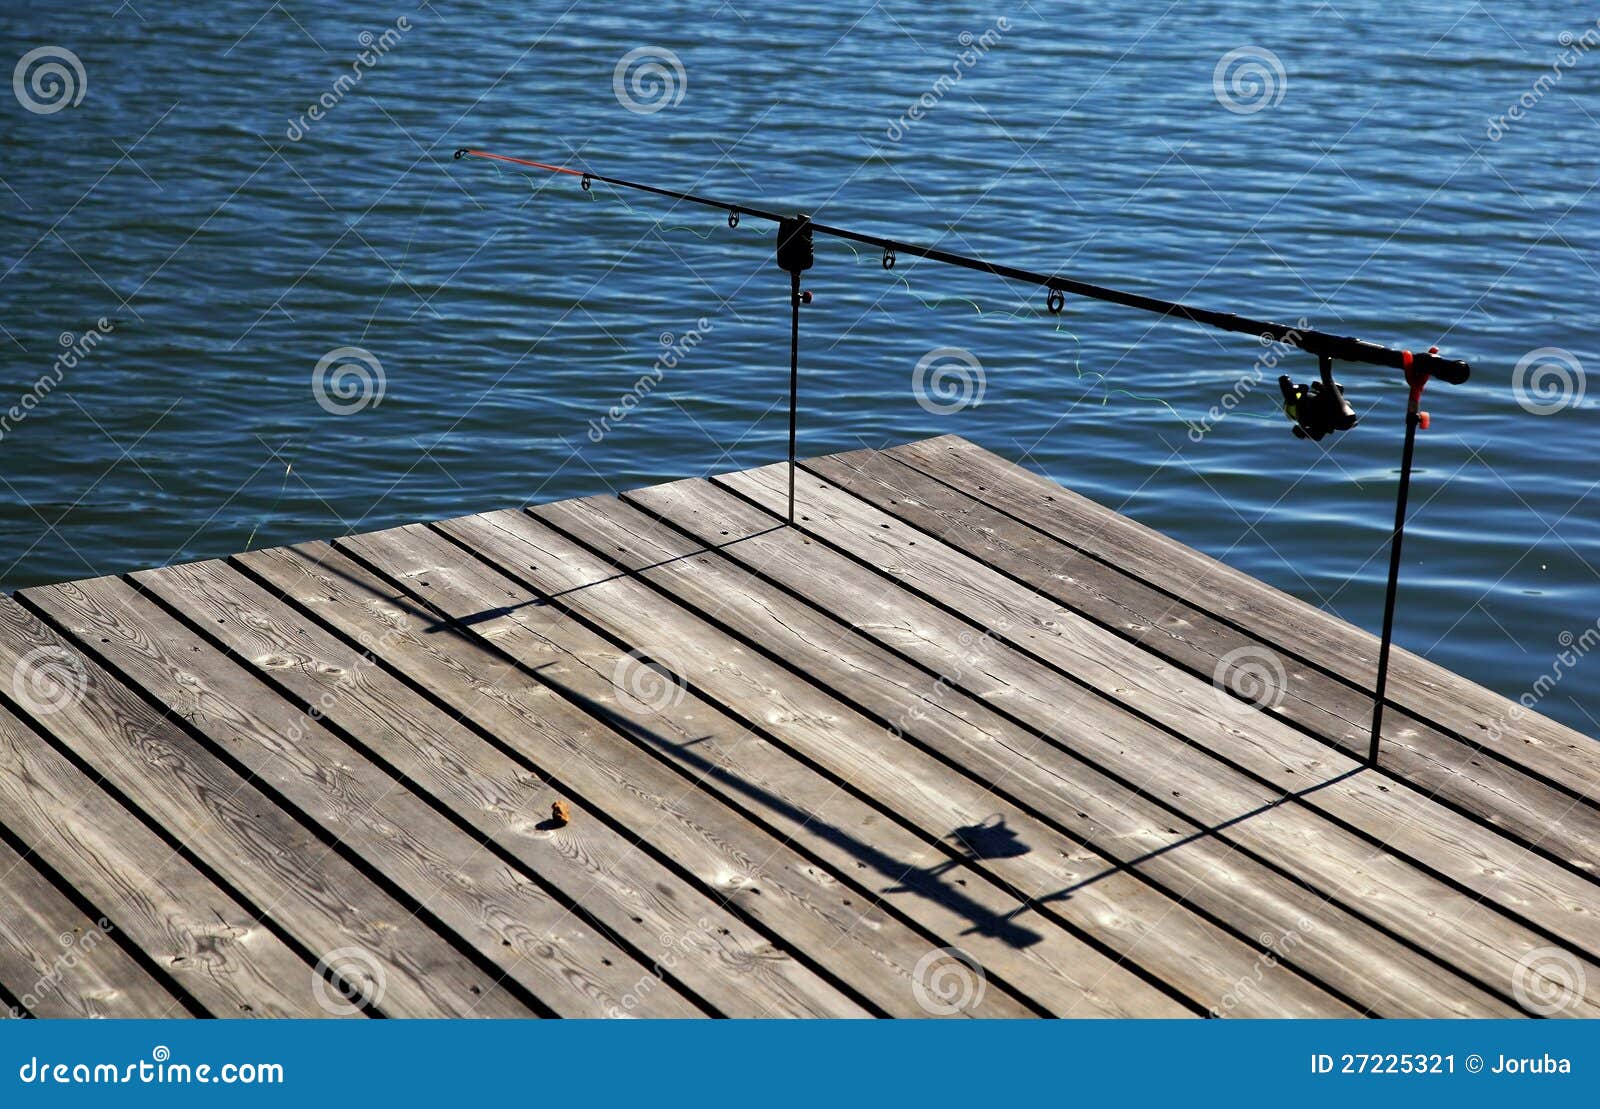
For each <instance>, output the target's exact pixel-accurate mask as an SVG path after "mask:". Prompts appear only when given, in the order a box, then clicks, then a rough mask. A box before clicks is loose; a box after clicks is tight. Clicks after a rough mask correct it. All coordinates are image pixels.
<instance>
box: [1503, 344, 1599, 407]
mask: <svg viewBox="0 0 1600 1109" xmlns="http://www.w3.org/2000/svg"><path fill="white" fill-rule="evenodd" d="M1585 385H1586V381H1585V376H1584V372H1583V363H1582V362H1579V361H1578V356H1577V355H1576V354H1573V353H1572V352H1571V351H1570V350H1563V349H1562V348H1561V347H1540V348H1539V349H1538V350H1530V351H1529V352H1528V353H1527V354H1524V355H1523V356H1522V358H1521V359H1519V360H1518V362H1517V367H1516V369H1514V370H1512V371H1511V393H1512V395H1513V396H1515V397H1516V398H1517V403H1518V404H1520V405H1521V406H1522V408H1523V410H1524V411H1526V412H1530V413H1532V414H1533V415H1535V416H1550V415H1553V414H1554V413H1557V412H1560V411H1561V410H1562V409H1563V408H1576V407H1578V405H1579V404H1581V403H1583V393H1584V387H1585Z"/></svg>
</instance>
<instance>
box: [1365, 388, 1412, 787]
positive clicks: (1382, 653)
mask: <svg viewBox="0 0 1600 1109" xmlns="http://www.w3.org/2000/svg"><path fill="white" fill-rule="evenodd" d="M1417 392H1420V390H1418V391H1417ZM1417 392H1413V394H1412V398H1411V403H1410V405H1408V406H1407V409H1406V445H1405V447H1404V449H1403V450H1402V451H1401V453H1400V491H1399V493H1398V494H1397V495H1396V496H1395V502H1394V532H1393V533H1392V534H1391V536H1390V538H1389V589H1388V593H1387V594H1386V595H1385V596H1384V600H1383V639H1382V642H1381V643H1380V644H1379V646H1378V679H1377V683H1376V684H1375V685H1374V686H1373V690H1372V741H1371V745H1370V746H1369V747H1368V749H1367V765H1368V766H1377V765H1378V737H1379V735H1380V734H1382V731H1383V697H1384V687H1385V686H1386V685H1387V684H1388V681H1389V647H1390V645H1391V643H1392V642H1393V639H1394V602H1395V593H1396V592H1397V590H1398V588H1399V585H1400V544H1401V541H1402V540H1404V539H1405V532H1406V497H1407V496H1408V495H1409V494H1410V492H1411V457H1412V455H1413V453H1415V450H1416V445H1417V427H1418V425H1420V424H1421V423H1422V417H1421V415H1420V414H1419V413H1418V412H1417Z"/></svg>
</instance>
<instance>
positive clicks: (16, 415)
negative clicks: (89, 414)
mask: <svg viewBox="0 0 1600 1109" xmlns="http://www.w3.org/2000/svg"><path fill="white" fill-rule="evenodd" d="M115 329H116V325H115V324H113V323H112V322H111V321H110V320H108V319H106V318H105V317H104V316H101V317H100V319H99V320H97V321H96V322H95V325H94V327H92V328H90V329H89V330H88V331H85V332H84V333H83V334H82V335H74V334H73V333H72V332H70V331H63V332H62V333H61V335H60V336H59V337H58V339H57V341H58V342H59V343H60V345H61V351H60V353H59V354H57V355H56V357H55V361H54V362H53V363H51V365H50V372H49V373H46V374H43V375H41V376H40V377H38V378H37V379H36V380H35V381H34V382H33V384H32V385H31V386H30V387H29V388H28V390H27V391H26V392H24V393H23V394H22V396H21V397H20V398H18V400H17V403H15V404H13V405H12V406H11V407H10V408H8V409H6V410H5V411H4V412H0V441H4V439H5V437H6V436H7V435H10V434H11V432H12V431H13V430H14V429H15V428H16V426H17V425H18V424H20V423H21V422H22V421H23V420H25V419H27V418H28V417H29V416H30V415H32V414H33V411H34V409H36V408H38V407H39V406H40V405H41V404H43V403H44V402H45V400H46V399H47V398H48V397H49V396H50V394H51V393H53V392H55V390H56V388H57V386H59V385H60V384H61V383H62V382H63V381H65V380H66V378H67V371H69V370H75V369H77V368H78V366H79V365H80V364H82V363H83V362H84V361H86V360H87V359H88V357H89V355H91V354H92V353H94V349H95V348H96V347H98V346H99V345H100V344H101V343H103V342H104V341H105V340H106V338H107V337H108V336H109V335H110V334H111V332H112V331H114V330H115Z"/></svg>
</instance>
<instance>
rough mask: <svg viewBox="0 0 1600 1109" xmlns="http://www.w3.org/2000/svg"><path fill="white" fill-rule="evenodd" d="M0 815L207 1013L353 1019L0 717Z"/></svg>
mask: <svg viewBox="0 0 1600 1109" xmlns="http://www.w3.org/2000/svg"><path fill="white" fill-rule="evenodd" d="M0 603H4V602H0ZM71 687H72V686H71V679H68V685H67V686H65V687H63V688H71ZM0 813H3V814H4V821H5V824H6V827H7V828H8V829H9V830H10V831H11V833H12V834H13V835H14V836H16V837H17V839H18V840H19V841H21V842H23V843H24V844H26V845H27V847H28V849H29V850H30V851H31V852H32V853H33V854H34V855H36V856H37V857H39V858H40V859H41V860H42V861H44V862H45V863H46V864H47V865H49V866H50V868H51V869H53V870H54V871H55V872H56V873H57V874H60V875H61V876H62V878H63V880H64V881H66V882H68V883H69V884H70V885H71V886H72V888H73V889H75V890H77V891H78V893H79V894H81V895H82V896H84V897H85V898H86V899H88V900H89V901H91V902H92V903H94V904H96V905H99V906H101V908H102V911H103V912H104V913H105V914H106V916H107V919H109V920H110V921H111V923H112V925H113V927H115V928H117V929H119V930H120V931H121V932H122V933H123V934H125V935H126V936H127V937H128V938H129V939H131V940H132V941H133V943H134V945H135V946H137V947H138V948H139V950H141V951H143V952H144V953H145V954H146V955H147V956H148V957H149V958H150V960H151V962H152V963H154V964H155V965H156V966H159V967H160V968H161V969H162V971H163V972H164V973H166V974H168V975H170V976H171V979H172V980H173V981H174V982H175V983H176V984H177V986H178V988H179V989H181V990H183V991H184V992H185V993H186V994H188V995H189V996H190V997H191V998H193V999H195V1001H196V1002H197V1003H198V1004H199V1005H200V1006H201V1007H202V1008H203V1009H204V1010H205V1011H206V1012H207V1013H209V1014H210V1015H212V1016H217V1017H248V1016H257V1017H311V1016H348V1017H359V1016H360V1015H361V1013H360V1011H359V1010H357V1009H356V1008H355V1007H354V1006H351V1005H348V1004H346V1003H344V1002H342V1001H340V1000H338V999H337V998H333V1000H332V1001H330V1003H329V1006H328V1008H327V1009H326V1010H325V1009H324V1008H323V1007H321V1006H319V1005H318V1004H317V1003H316V994H315V991H314V987H313V981H312V978H313V976H312V972H311V968H310V967H309V966H308V965H307V964H306V963H304V962H302V961H301V960H300V958H299V957H298V956H297V955H295V954H294V952H292V951H291V950H290V949H289V948H288V947H287V946H286V945H285V944H284V943H283V941H282V940H280V939H279V938H278V937H277V936H276V935H274V934H273V933H272V932H271V931H270V930H269V929H267V928H265V927H263V926H262V925H261V924H260V922H259V921H258V920H257V919H256V918H255V917H254V916H253V915H252V914H251V913H250V912H249V911H248V910H246V909H245V908H243V907H242V906H241V905H240V904H239V903H238V901H236V900H235V899H234V898H233V897H232V896H231V895H230V894H228V893H227V892H225V891H224V890H222V889H221V888H219V887H218V886H217V885H216V884H215V883H213V882H212V881H211V880H210V879H209V878H207V877H206V876H204V875H203V874H201V873H200V871H198V870H196V869H195V868H194V867H193V866H192V865H191V864H190V863H189V862H188V861H187V860H186V859H184V858H183V857H182V856H180V855H179V854H178V852H176V851H174V850H173V849H172V848H171V847H169V846H168V845H166V844H165V843H163V842H162V841H161V840H159V839H157V838H156V836H155V835H154V834H153V833H152V832H151V831H150V830H149V829H148V828H147V827H145V826H144V824H142V823H140V822H139V821H138V820H137V819H135V818H134V817H133V816H132V815H130V814H129V813H128V812H127V811H126V810H125V809H124V808H123V807H122V806H121V805H120V804H118V803H117V802H116V801H115V800H113V799H112V798H111V797H109V796H107V795H106V794H105V793H104V792H102V791H101V790H100V788H99V787H98V786H97V785H96V784H95V783H94V782H92V781H91V780H90V779H89V778H87V777H86V776H84V774H83V773H82V772H81V771H80V770H79V769H78V768H77V767H75V766H74V765H73V764H72V763H70V762H68V761H67V760H66V759H65V758H63V757H62V756H61V755H60V754H59V753H57V752H56V751H55V749H54V748H52V747H51V746H50V745H49V744H47V743H45V742H44V741H43V740H41V739H39V737H38V736H36V735H35V734H34V733H33V732H32V731H31V730H30V729H29V728H28V726H27V725H26V724H24V723H23V722H22V721H21V720H19V719H18V718H17V717H15V716H13V715H12V714H11V713H10V712H8V711H7V710H6V709H4V708H3V707H0ZM164 1014H165V1010H162V1011H159V1012H144V1013H141V1014H139V1015H141V1016H145V1017H159V1016H162V1015H164Z"/></svg>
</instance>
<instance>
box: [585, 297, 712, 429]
mask: <svg viewBox="0 0 1600 1109" xmlns="http://www.w3.org/2000/svg"><path fill="white" fill-rule="evenodd" d="M710 331H711V321H710V320H708V319H706V318H705V317H704V316H701V317H700V318H699V319H698V320H696V321H695V325H694V326H693V327H691V328H690V329H689V330H688V331H685V332H684V333H683V334H681V335H674V334H673V333H672V332H670V331H663V332H662V333H661V338H660V342H661V353H660V354H659V355H657V356H656V360H655V362H654V364H652V365H651V367H650V372H649V373H645V374H641V375H639V379H638V380H637V381H635V382H634V383H633V388H631V389H629V390H628V391H627V392H626V393H623V394H622V396H620V397H618V398H617V403H616V404H613V405H612V406H611V407H610V408H609V409H607V411H606V413H605V415H603V416H601V417H600V418H599V419H598V420H590V421H589V442H591V443H598V442H600V441H601V440H603V439H604V438H605V437H606V435H607V434H608V433H609V432H610V431H611V430H612V429H613V428H615V427H616V425H618V424H620V423H621V422H622V421H623V420H625V419H627V418H628V416H629V415H630V414H631V413H632V412H633V410H634V409H635V408H638V407H639V406H640V405H641V404H643V403H644V402H645V400H646V399H647V398H648V397H649V396H650V394H651V393H653V392H655V389H656V386H658V385H660V384H661V380H662V378H664V377H666V376H667V371H668V370H675V369H677V368H678V366H680V365H681V364H682V363H683V361H684V360H685V359H686V358H688V357H689V352H690V351H692V350H694V348H695V347H697V346H699V345H700V344H701V342H702V341H704V339H705V337H706V335H707V334H709V333H710Z"/></svg>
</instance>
